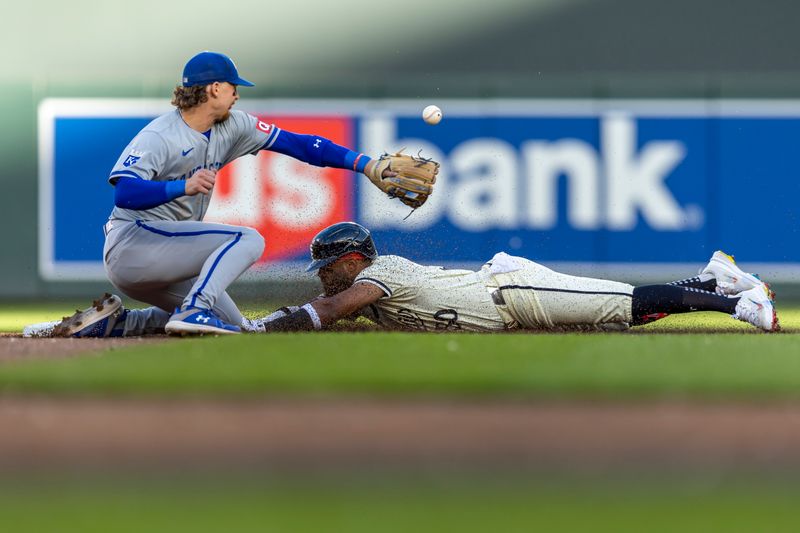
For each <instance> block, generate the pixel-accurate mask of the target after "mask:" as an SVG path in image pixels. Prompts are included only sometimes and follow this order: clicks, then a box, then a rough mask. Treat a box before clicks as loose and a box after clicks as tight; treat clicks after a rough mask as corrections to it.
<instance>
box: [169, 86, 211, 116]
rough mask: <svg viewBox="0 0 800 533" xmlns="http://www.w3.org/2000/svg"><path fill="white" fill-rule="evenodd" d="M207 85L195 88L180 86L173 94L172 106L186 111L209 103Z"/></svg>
mask: <svg viewBox="0 0 800 533" xmlns="http://www.w3.org/2000/svg"><path fill="white" fill-rule="evenodd" d="M206 87H208V86H207V85H195V86H194V87H184V86H182V85H178V86H177V87H175V90H174V91H173V92H172V105H174V106H175V107H177V108H178V109H180V110H181V111H185V110H186V109H191V108H193V107H195V106H198V105H200V104H202V103H203V102H206V101H208V91H206Z"/></svg>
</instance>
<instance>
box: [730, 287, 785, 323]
mask: <svg viewBox="0 0 800 533" xmlns="http://www.w3.org/2000/svg"><path fill="white" fill-rule="evenodd" d="M733 318H735V319H737V320H741V321H742V322H747V323H749V324H752V325H754V326H755V327H757V328H760V329H763V330H764V331H779V330H780V329H781V326H780V324H779V323H778V314H777V313H776V312H775V304H774V303H773V302H772V298H771V297H770V290H769V287H768V286H767V285H766V284H762V286H760V287H753V288H752V289H749V290H746V291H744V292H743V293H741V294H740V295H739V301H738V302H737V304H736V312H735V313H734V314H733Z"/></svg>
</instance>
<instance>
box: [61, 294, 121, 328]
mask: <svg viewBox="0 0 800 533" xmlns="http://www.w3.org/2000/svg"><path fill="white" fill-rule="evenodd" d="M123 311H124V309H123V308H122V300H121V299H120V297H119V296H117V295H115V294H109V293H105V294H104V295H103V296H102V297H101V298H98V299H97V300H95V301H94V302H92V306H91V307H88V308H86V309H84V310H83V311H81V310H77V311H75V314H74V315H72V316H68V317H67V316H65V317H64V319H63V320H62V321H61V322H59V323H58V324H57V325H56V326H55V327H54V328H53V334H52V336H53V337H108V336H109V335H110V334H111V330H112V329H113V327H114V325H115V324H116V322H117V319H118V318H119V317H120V315H121V314H122V312H123Z"/></svg>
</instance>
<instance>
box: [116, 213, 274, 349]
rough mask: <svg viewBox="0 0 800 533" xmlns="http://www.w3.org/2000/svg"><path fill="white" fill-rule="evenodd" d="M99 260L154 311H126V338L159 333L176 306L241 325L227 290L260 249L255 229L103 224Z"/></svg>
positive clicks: (202, 224) (166, 223)
mask: <svg viewBox="0 0 800 533" xmlns="http://www.w3.org/2000/svg"><path fill="white" fill-rule="evenodd" d="M105 231H106V243H105V248H104V250H103V258H104V263H105V268H106V274H107V275H108V279H109V280H110V281H111V283H113V284H114V286H116V287H117V288H118V289H119V290H121V291H122V292H123V293H125V294H126V295H127V296H129V297H131V298H134V299H136V300H139V301H142V302H146V303H149V304H150V305H152V306H153V307H150V308H146V309H134V310H129V311H128V316H127V318H126V320H125V332H124V334H125V335H126V336H127V335H142V334H146V333H153V332H158V331H163V329H164V326H165V325H166V324H167V321H168V320H169V317H170V315H171V314H172V312H173V311H174V310H175V308H176V307H188V306H191V307H198V308H203V309H212V310H213V311H214V313H216V314H217V316H219V317H220V318H221V319H222V320H224V321H225V322H227V323H228V324H232V325H235V326H239V325H241V323H242V314H241V312H240V311H239V309H238V308H237V307H236V304H235V303H234V302H233V300H232V299H231V297H230V296H229V295H228V293H227V292H225V291H226V289H227V288H228V285H230V284H231V283H232V282H233V281H234V280H236V278H238V277H239V276H240V275H241V274H242V273H243V272H244V271H245V270H247V269H248V268H249V267H250V266H251V265H252V264H253V263H255V262H256V261H257V260H258V258H259V257H261V254H262V252H263V251H264V239H263V238H262V237H261V235H260V234H259V233H258V232H257V231H256V230H254V229H251V228H247V227H240V226H229V225H227V224H212V223H206V222H195V221H166V220H158V221H150V220H148V221H132V222H129V221H119V220H114V221H112V222H111V223H109V224H106V227H105Z"/></svg>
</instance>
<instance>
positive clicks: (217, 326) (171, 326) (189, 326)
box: [164, 307, 242, 335]
mask: <svg viewBox="0 0 800 533" xmlns="http://www.w3.org/2000/svg"><path fill="white" fill-rule="evenodd" d="M164 329H166V330H167V333H169V334H170V335H203V334H213V335H232V334H236V333H241V332H242V330H241V328H239V327H238V326H232V325H230V324H228V323H226V322H223V321H222V319H220V318H219V317H218V316H217V315H215V314H214V312H213V311H211V310H209V309H199V308H197V307H190V308H189V309H184V310H181V309H175V312H174V313H173V314H172V316H171V317H169V322H167V325H166V326H165V328H164Z"/></svg>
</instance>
